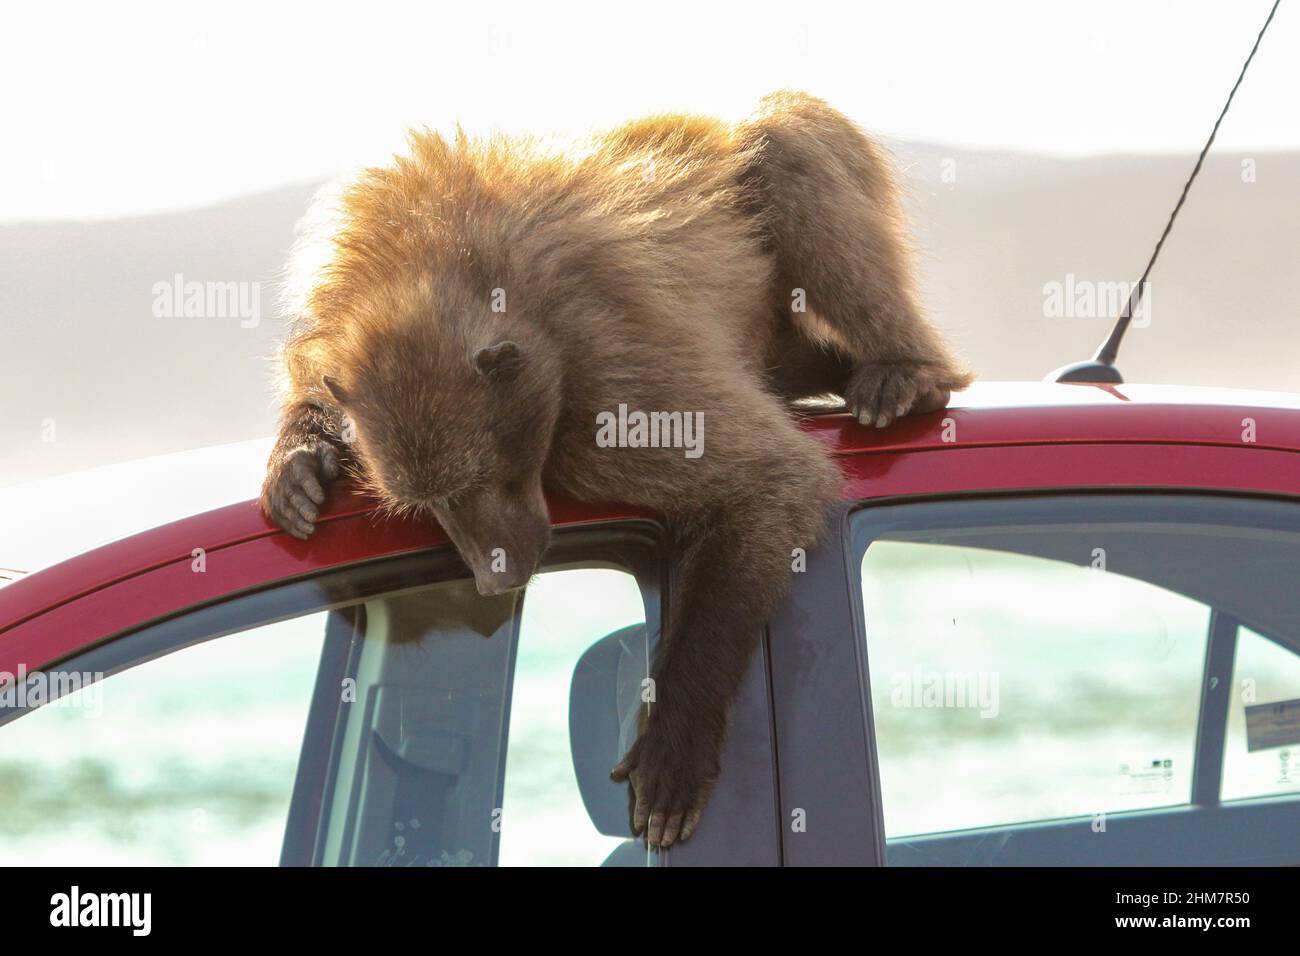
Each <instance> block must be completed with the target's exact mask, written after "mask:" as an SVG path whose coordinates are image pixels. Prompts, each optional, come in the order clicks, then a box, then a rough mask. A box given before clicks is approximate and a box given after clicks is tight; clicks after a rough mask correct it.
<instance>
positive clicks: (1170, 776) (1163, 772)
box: [1117, 757, 1174, 795]
mask: <svg viewBox="0 0 1300 956" xmlns="http://www.w3.org/2000/svg"><path fill="white" fill-rule="evenodd" d="M1173 781H1174V762H1173V760H1172V759H1170V758H1168V757H1157V758H1155V759H1152V760H1139V761H1135V762H1133V763H1122V764H1120V765H1119V781H1118V785H1117V790H1118V792H1119V793H1121V794H1125V795H1132V794H1137V793H1169V792H1170V790H1171V789H1172V787H1173Z"/></svg>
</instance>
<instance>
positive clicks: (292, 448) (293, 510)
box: [261, 404, 346, 539]
mask: <svg viewBox="0 0 1300 956" xmlns="http://www.w3.org/2000/svg"><path fill="white" fill-rule="evenodd" d="M342 426H343V416H342V414H341V413H340V412H339V411H338V410H337V409H334V408H326V407H321V406H318V405H305V404H302V405H294V406H292V407H290V408H288V409H287V410H286V411H285V413H284V416H283V418H282V419H281V421H280V434H279V437H278V438H277V439H276V442H275V447H274V448H273V449H272V450H271V459H270V461H268V462H267V466H266V480H265V481H264V482H263V484H262V496H261V505H262V511H263V512H264V513H265V514H266V516H267V517H268V518H270V519H271V520H272V521H274V522H275V523H276V524H278V525H279V526H280V527H281V528H283V529H284V530H285V531H287V532H289V533H290V534H291V535H293V536H294V537H295V538H302V539H306V538H307V537H308V536H309V535H310V534H311V533H312V532H313V531H315V530H316V518H317V517H318V515H319V513H320V512H319V508H320V506H321V505H323V504H324V503H325V491H326V489H327V488H328V487H329V484H330V482H332V481H333V480H334V479H335V478H337V477H338V476H339V474H340V472H341V471H342V464H343V460H344V456H345V453H346V449H345V446H344V445H343V444H342V442H341V439H340V435H341V434H342Z"/></svg>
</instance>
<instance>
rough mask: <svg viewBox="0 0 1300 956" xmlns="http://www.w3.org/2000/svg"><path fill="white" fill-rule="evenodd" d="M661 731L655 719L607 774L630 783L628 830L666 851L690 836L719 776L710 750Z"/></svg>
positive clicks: (706, 745)
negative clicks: (630, 824)
mask: <svg viewBox="0 0 1300 956" xmlns="http://www.w3.org/2000/svg"><path fill="white" fill-rule="evenodd" d="M673 736H674V735H670V734H666V733H664V732H663V728H662V727H660V726H659V724H658V723H657V721H656V720H655V719H654V718H651V719H650V720H649V721H647V722H646V726H645V729H644V730H642V731H641V736H640V737H638V738H637V741H636V743H634V744H633V745H632V749H631V750H629V751H628V752H627V756H625V757H624V758H623V759H622V760H621V761H620V762H619V764H618V766H616V767H615V768H614V770H613V771H612V772H611V773H610V778H611V779H612V780H614V781H616V782H618V783H622V782H623V781H625V780H626V781H628V783H629V784H630V787H631V789H630V791H629V798H630V799H629V800H628V807H629V811H630V815H631V821H632V832H633V833H634V834H636V835H637V836H640V835H641V834H642V833H644V834H645V838H646V844H647V845H648V846H652V847H655V848H656V849H667V848H668V847H670V846H672V845H673V844H674V843H677V842H678V841H684V840H689V839H690V837H691V834H692V833H694V832H695V827H696V826H697V825H698V824H699V822H700V814H701V813H703V812H704V805H705V804H706V803H707V802H708V799H709V793H710V791H712V789H713V784H714V782H715V781H716V780H717V778H718V759H717V757H716V755H715V752H714V751H715V748H712V747H710V746H709V745H708V744H707V743H705V744H704V745H703V746H700V742H699V741H698V737H697V740H696V746H695V747H694V748H692V747H691V746H690V745H689V744H688V743H687V742H686V741H687V740H689V739H690V738H689V737H685V738H682V737H678V738H677V739H676V740H673V739H672V738H673Z"/></svg>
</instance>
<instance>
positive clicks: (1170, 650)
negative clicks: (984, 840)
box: [862, 541, 1209, 837]
mask: <svg viewBox="0 0 1300 956" xmlns="http://www.w3.org/2000/svg"><path fill="white" fill-rule="evenodd" d="M1079 554H1080V564H1079V565H1072V564H1068V563H1066V562H1064V561H1057V560H1050V559H1046V558H1039V557H1034V556H1027V555H1021V554H1014V553H1007V552H1005V551H999V550H995V549H993V548H987V547H985V548H974V547H965V546H962V545H958V544H943V543H921V542H914V541H877V542H875V543H873V544H872V545H871V547H870V548H868V549H867V552H866V554H865V555H864V557H863V561H862V594H863V604H864V608H865V611H864V614H865V617H866V626H867V641H868V653H869V654H870V657H871V670H872V707H873V711H874V714H875V720H876V736H877V740H878V742H879V752H880V762H881V785H882V790H883V794H882V798H883V801H884V813H885V827H886V833H887V835H888V836H891V837H892V836H900V835H906V834H916V833H931V832H936V831H943V830H957V829H965V828H970V827H981V826H989V825H993V824H1003V823H1017V822H1025V821H1032V820H1049V819H1053V818H1058V817H1068V816H1076V815H1080V814H1093V813H1100V812H1105V811H1118V810H1135V809H1138V808H1142V807H1157V806H1164V805H1169V804H1177V803H1187V802H1188V800H1189V799H1190V794H1191V784H1192V776H1191V770H1192V756H1193V751H1194V744H1195V737H1196V719H1197V710H1198V704H1199V701H1200V685H1201V667H1202V664H1203V661H1204V658H1205V643H1206V630H1207V625H1208V621H1209V609H1208V608H1206V607H1205V606H1204V605H1202V604H1198V603H1197V602H1195V601H1192V600H1189V599H1187V598H1185V597H1182V596H1181V595H1178V594H1173V593H1171V592H1169V591H1166V590H1164V589H1163V588H1159V587H1156V586H1154V585H1151V584H1147V583H1146V582H1143V581H1137V580H1134V579H1132V578H1128V577H1125V576H1123V575H1120V574H1112V573H1105V572H1101V571H1098V570H1093V569H1092V568H1091V567H1090V566H1089V564H1088V563H1087V562H1088V561H1089V560H1090V556H1089V550H1087V549H1082V550H1080V553H1079ZM936 784H941V785H938V786H936Z"/></svg>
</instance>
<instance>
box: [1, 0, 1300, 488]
mask: <svg viewBox="0 0 1300 956" xmlns="http://www.w3.org/2000/svg"><path fill="white" fill-rule="evenodd" d="M1268 7H1269V2H1267V0H1243V2H1235V3H1225V2H1205V3H1187V2H1182V3H1178V2H1155V0H1144V2H1123V3H1090V4H1077V3H1069V2H1055V0H1053V2H1043V0H1034V2H999V3H988V4H961V3H944V2H925V3H909V4H892V3H891V4H885V3H863V4H854V5H851V6H847V5H842V4H818V3H800V4H797V5H795V6H793V7H792V6H788V5H784V4H783V5H776V4H761V3H759V4H755V3H746V4H744V5H743V6H742V5H715V4H707V5H704V4H698V3H696V4H685V3H680V4H674V3H666V4H654V5H651V6H643V5H633V6H620V5H615V6H610V5H599V4H586V5H584V4H574V5H557V4H511V3H492V4H464V5H459V9H453V10H448V9H446V8H445V6H444V5H437V6H434V5H427V6H425V5H404V4H385V3H374V4H367V5H366V6H364V7H350V6H343V5H331V4H310V5H299V6H293V5H285V6H281V5H275V6H274V7H267V6H266V5H261V4H241V3H222V4H207V3H195V4H186V5H183V6H182V5H175V4H133V5H131V6H130V7H127V8H116V7H114V8H105V7H100V6H92V5H89V4H85V5H80V4H74V5H69V4H64V3H52V4H41V5H36V4H28V5H23V6H21V7H19V8H17V9H15V10H14V11H12V12H11V14H10V16H11V22H10V25H9V28H8V29H7V30H6V31H4V36H3V38H0V83H3V85H4V88H6V89H8V90H10V91H11V93H12V95H10V96H8V97H6V98H5V103H4V105H3V107H0V112H2V114H3V129H4V131H5V139H6V145H7V148H6V149H5V150H4V151H3V153H2V154H0V164H3V168H4V175H3V176H0V221H2V222H0V343H2V344H0V448H3V449H4V451H3V454H0V487H3V486H6V485H14V484H17V483H21V482H27V481H32V480H34V479H39V478H46V477H49V476H53V475H58V474H63V473H67V472H71V471H77V470H80V469H85V468H89V467H92V466H96V465H103V464H108V463H112V462H120V461H128V460H132V459H137V458H140V457H143V456H150V455H158V454H163V453H167V452H175V451H181V450H185V449H193V448H200V447H204V446H209V445H214V444H219V443H227V442H235V441H241V440H246V439H253V438H257V437H261V436H266V435H269V434H271V433H272V432H273V430H274V426H275V414H276V412H275V407H274V401H273V396H272V392H271V388H270V376H269V373H268V362H267V358H268V356H270V355H271V354H272V352H273V349H274V342H275V340H276V339H277V338H278V337H279V336H280V335H281V334H282V330H283V325H282V322H281V320H280V318H279V316H278V315H277V311H276V299H277V295H276V282H277V277H278V273H279V270H280V268H281V267H282V265H283V263H284V260H285V257H286V253H287V251H288V249H289V247H290V245H291V243H292V241H293V237H294V226H295V223H296V222H297V220H298V219H299V217H300V216H301V215H302V214H303V212H304V210H305V208H306V206H307V203H308V200H309V198H310V197H311V195H312V194H313V192H314V191H315V190H316V188H317V187H318V186H319V185H320V184H321V183H322V182H324V181H326V180H327V179H329V178H331V177H334V176H336V175H339V174H340V173H343V172H344V171H346V170H348V169H350V168H353V167H355V166H356V165H358V164H363V163H367V162H373V161H383V160H384V159H385V158H386V157H387V156H388V155H389V154H390V153H391V152H392V151H393V150H394V149H396V148H399V147H400V145H401V141H402V134H403V131H404V130H405V129H406V128H407V127H409V126H411V125H416V124H427V125H430V126H432V127H434V128H447V127H450V126H451V125H452V124H454V123H456V122H460V123H462V124H463V125H464V126H465V128H467V129H469V130H471V131H485V130H489V129H492V128H501V129H506V130H538V131H549V130H558V131H564V132H569V131H575V130H582V129H586V128H589V127H592V126H600V125H604V124H612V123H616V122H618V121H619V120H621V119H623V118H626V117H629V116H632V115H634V114H638V113H643V112H646V111H653V110H658V109H679V110H680V109H685V110H694V111H706V112H713V113H720V114H723V115H728V116H740V115H743V114H744V113H745V112H747V111H748V110H750V109H752V108H753V106H754V104H755V102H756V101H757V99H758V98H759V97H760V96H761V95H763V94H764V93H766V92H768V91H771V90H773V89H778V88H782V87H790V88H799V89H804V90H807V91H809V92H811V93H813V94H815V95H817V96H821V97H823V98H825V99H827V100H829V101H830V102H831V103H832V104H833V105H835V106H837V107H839V108H840V109H842V110H844V111H845V112H847V113H848V114H850V115H851V116H852V117H853V118H854V119H856V120H857V121H858V122H860V123H861V124H862V125H863V126H864V127H866V128H868V129H869V130H872V131H874V132H875V133H877V134H878V135H879V136H881V137H882V138H884V139H885V141H886V142H887V143H888V144H889V146H890V147H891V148H892V150H893V152H894V154H895V156H896V158H897V160H898V163H899V166H900V169H901V171H902V178H903V180H904V182H905V185H906V187H907V190H908V203H909V210H910V214H911V218H912V222H913V224H914V227H915V233H916V241H917V246H918V249H919V252H920V266H921V271H922V288H923V290H924V297H925V301H926V304H927V306H928V308H929V310H930V312H931V314H932V315H933V316H934V317H935V318H936V319H937V321H938V322H939V323H940V324H941V325H942V326H943V327H944V328H945V329H946V330H947V331H948V333H949V334H950V335H951V336H952V338H953V339H954V340H955V342H956V343H957V345H958V346H959V348H960V349H961V350H962V351H963V352H964V354H965V355H966V356H967V357H968V358H969V360H970V361H971V362H972V364H973V365H974V366H975V368H976V369H977V370H978V372H979V373H980V375H981V376H982V377H983V378H986V379H1038V378H1041V377H1042V376H1043V374H1045V373H1046V372H1047V371H1049V370H1051V369H1053V368H1055V367H1057V366H1059V365H1062V364H1064V363H1066V362H1068V361H1073V360H1077V359H1082V358H1085V357H1087V356H1088V355H1090V354H1091V352H1092V351H1093V349H1094V348H1095V346H1096V345H1097V343H1098V341H1099V340H1100V338H1101V337H1102V336H1103V335H1104V332H1105V330H1106V329H1107V327H1108V326H1109V324H1110V321H1111V316H1110V314H1109V312H1108V311H1106V310H1105V309H1104V308H1101V307H1099V308H1097V309H1095V310H1093V313H1094V314H1078V313H1079V312H1087V311H1088V310H1086V309H1080V310H1067V313H1073V314H1065V315H1059V314H1050V313H1051V312H1052V309H1051V308H1050V307H1049V306H1048V305H1047V298H1048V295H1047V293H1046V292H1045V289H1046V288H1048V287H1049V285H1050V284H1052V283H1056V284H1058V286H1060V287H1063V288H1065V289H1067V290H1068V289H1070V288H1072V287H1071V286H1070V285H1069V283H1071V282H1073V283H1075V284H1076V285H1077V284H1078V283H1079V282H1083V283H1097V284H1103V283H1117V282H1131V281H1132V280H1133V279H1135V278H1136V277H1137V275H1138V274H1139V273H1140V272H1141V269H1142V267H1143V265H1144V264H1145V261H1146V258H1147V256H1148V255H1149V253H1150V250H1151V247H1152V245H1153V244H1154V242H1155V239H1156V237H1157V236H1158V235H1159V232H1160V229H1161V228H1162V227H1163V225H1164V221H1165V218H1166V217H1167V215H1168V212H1169V210H1170V208H1172V205H1173V203H1174V201H1175V200H1176V199H1177V196H1178V193H1179V190H1180V189H1181V187H1182V184H1183V181H1184V179H1185V178H1186V176H1187V174H1188V172H1190V170H1191V166H1192V164H1193V162H1194V160H1195V156H1196V153H1197V151H1198V149H1199V148H1200V146H1201V145H1202V143H1203V142H1204V139H1205V137H1206V136H1207V134H1208V131H1209V128H1210V126H1211V125H1212V123H1213V120H1214V118H1215V116H1216V115H1217V114H1218V111H1219V109H1220V107H1221V105H1222V103H1223V100H1224V97H1225V96H1226V95H1227V91H1228V89H1229V88H1230V87H1231V85H1232V82H1233V80H1234V79H1235V78H1236V75H1237V71H1238V70H1239V69H1240V66H1241V63H1242V61H1243V59H1244V58H1245V55H1246V53H1247V51H1248V50H1249V49H1250V45H1251V43H1252V42H1253V41H1254V39H1255V35H1256V33H1257V32H1258V30H1259V27H1260V25H1261V23H1262V22H1263V19H1264V16H1265V14H1266V13H1267V10H1268ZM110 36H111V38H112V42H105V39H106V37H110ZM1298 48H1300V16H1298V15H1297V12H1296V11H1294V10H1291V9H1288V8H1287V6H1286V5H1283V7H1282V9H1281V10H1280V11H1279V13H1278V15H1277V19H1276V22H1275V23H1274V25H1273V27H1272V28H1271V29H1270V32H1269V35H1268V37H1267V38H1266V40H1265V42H1264V44H1263V46H1262V48H1261V51H1260V54H1259V56H1258V57H1257V58H1256V61H1255V63H1254V64H1253V66H1252V68H1251V72H1250V75H1249V76H1248V77H1247V79H1246V81H1245V83H1244V84H1243V87H1242V89H1241V91H1240V92H1239V94H1238V97H1237V100H1236V102H1235V104H1234V106H1233V109H1232V112H1231V113H1230V114H1229V116H1228V119H1227V121H1226V123H1225V124H1224V127H1223V129H1222V130H1221V133H1220V136H1219V139H1218V141H1217V143H1216V146H1215V150H1214V152H1213V153H1212V154H1211V157H1210V159H1209V161H1208V163H1207V165H1206V167H1205V169H1204V170H1203V172H1202V175H1201V177H1200V179H1199V180H1198V182H1197V183H1196V185H1195V187H1194V189H1193V191H1192V194H1191V197H1190V200H1189V202H1188V205H1187V207H1186V208H1185V210H1184V212H1183V215H1182V217H1181V219H1180V221H1179V223H1178V226H1177V228H1176V229H1175V231H1174V233H1173V235H1172V237H1171V238H1170V240H1169V242H1168V243H1167V245H1166V247H1165V250H1164V252H1163V254H1162V258H1161V261H1160V264H1159V266H1158V267H1157V269H1156V272H1155V273H1154V275H1153V285H1152V287H1151V296H1150V299H1151V306H1152V308H1151V321H1150V324H1149V325H1148V326H1147V327H1145V328H1141V329H1136V330H1134V332H1133V333H1132V334H1131V335H1130V336H1129V339H1128V341H1127V342H1126V344H1125V348H1124V352H1123V354H1122V356H1121V363H1120V364H1121V368H1122V369H1123V371H1124V372H1125V374H1126V377H1127V378H1128V380H1129V381H1132V382H1159V383H1186V384H1209V385H1225V386H1245V387H1262V388H1268V389H1282V390H1296V389H1300V367H1298V366H1297V363H1296V362H1295V356H1296V355H1297V345H1300V322H1297V318H1298V316H1297V312H1300V292H1297V289H1296V285H1295V283H1294V281H1293V270H1294V267H1295V265H1296V263H1297V260H1298V258H1300V256H1298V253H1300V203H1298V202H1297V199H1300V112H1297V111H1296V110H1295V108H1294V94H1295V91H1296V89H1298V88H1300V57H1298V56H1297V55H1296V53H1297V49H1298ZM178 276H179V277H182V279H181V280H179V281H182V282H200V283H216V284H228V283H235V284H238V287H239V289H240V290H241V292H242V294H244V295H245V296H255V297H256V300H257V301H256V303H255V304H256V307H257V308H256V316H255V319H254V317H253V315H252V313H249V312H243V313H240V314H239V315H238V316H232V317H219V316H218V317H202V318H185V317H181V316H176V317H159V316H158V315H157V314H156V312H157V311H158V310H157V308H156V302H157V298H158V293H157V292H156V287H157V286H158V284H159V283H164V284H167V285H169V286H170V285H171V284H173V283H175V282H177V281H178V280H177V278H176V277H178ZM232 288H233V287H232ZM164 311H165V310H164ZM255 492H256V488H252V487H250V488H249V489H248V495H249V496H250V497H251V496H252V495H253V494H254V493H255Z"/></svg>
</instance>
